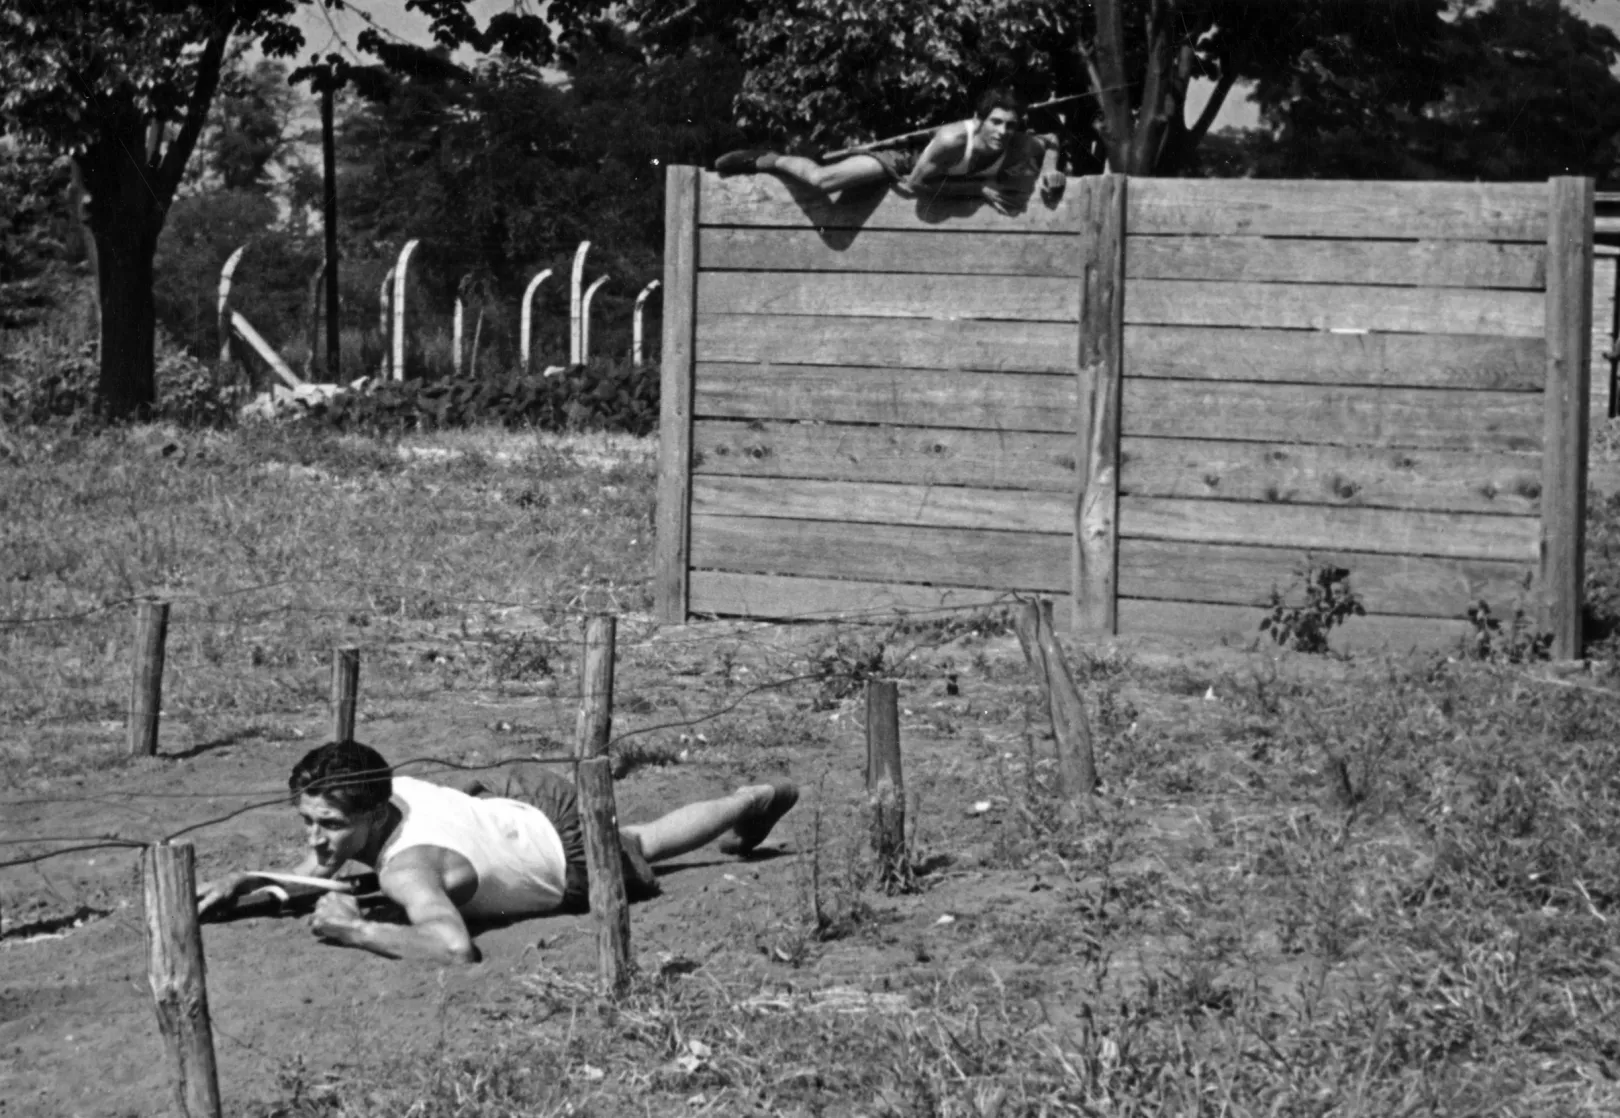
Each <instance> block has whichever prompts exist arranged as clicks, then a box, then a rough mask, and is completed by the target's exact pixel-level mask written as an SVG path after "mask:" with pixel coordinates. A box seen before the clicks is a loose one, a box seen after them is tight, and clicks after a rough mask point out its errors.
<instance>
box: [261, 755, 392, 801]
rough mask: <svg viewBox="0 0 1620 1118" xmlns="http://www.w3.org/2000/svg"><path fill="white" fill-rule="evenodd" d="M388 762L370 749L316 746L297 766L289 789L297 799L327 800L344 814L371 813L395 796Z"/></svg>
mask: <svg viewBox="0 0 1620 1118" xmlns="http://www.w3.org/2000/svg"><path fill="white" fill-rule="evenodd" d="M390 771H391V770H390V769H389V767H388V762H387V761H384V760H383V757H382V754H381V753H378V752H377V751H376V750H375V749H373V748H371V746H369V745H362V744H361V743H359V742H357V741H329V742H327V743H326V744H325V745H319V746H316V747H315V748H314V749H311V750H310V751H309V752H308V753H306V754H304V756H303V759H302V760H301V761H299V762H298V764H296V765H294V766H293V771H292V776H290V777H288V778H287V787H288V788H290V789H291V790H292V794H293V798H294V799H296V798H297V797H299V796H324V797H325V798H326V799H328V800H330V801H332V803H333V804H334V805H336V806H337V807H339V808H341V809H342V810H343V811H344V812H347V813H349V814H353V813H356V812H362V811H370V810H372V809H373V808H378V807H381V806H382V805H383V804H386V803H387V802H388V798H389V797H390V796H392V795H393V794H394V782H393V779H392V778H391V777H390V776H389V773H390Z"/></svg>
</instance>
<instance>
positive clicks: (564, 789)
mask: <svg viewBox="0 0 1620 1118" xmlns="http://www.w3.org/2000/svg"><path fill="white" fill-rule="evenodd" d="M533 768H535V769H536V770H537V771H535V772H534V774H533V775H532V776H530V777H528V778H527V780H525V781H522V782H520V784H519V787H518V788H517V789H515V790H517V791H519V793H520V794H521V796H522V798H521V799H519V798H508V797H492V796H486V795H484V793H485V792H486V791H487V790H486V789H485V788H484V787H483V786H482V785H481V784H478V783H476V782H474V783H473V784H472V785H470V790H469V791H462V790H459V789H456V788H451V787H448V786H445V785H441V784H433V783H429V782H428V781H424V780H417V779H415V778H414V777H408V776H393V775H392V772H391V770H390V768H389V766H388V763H387V762H386V761H385V760H383V758H382V755H381V754H379V753H378V752H377V751H376V750H374V749H372V748H371V747H370V746H367V745H362V744H360V743H359V742H352V741H350V742H328V743H327V744H325V745H322V746H320V747H318V748H316V749H313V750H311V751H310V752H309V753H307V754H305V755H304V757H303V759H302V760H300V761H299V762H298V764H297V765H296V766H294V768H293V771H292V777H291V778H290V779H289V780H288V782H287V784H288V787H289V788H290V789H291V790H292V794H293V798H294V800H295V803H296V806H297V809H298V814H299V817H300V818H302V819H303V821H304V828H305V833H306V839H307V842H308V845H309V853H308V854H307V855H306V856H305V858H304V860H303V862H302V863H301V864H300V865H299V866H298V868H297V870H296V871H294V872H295V873H297V874H298V875H300V876H303V877H307V878H317V879H326V880H334V879H336V878H337V875H338V871H339V870H341V869H342V868H343V866H344V865H345V864H346V863H348V862H350V861H354V862H359V863H361V864H363V865H366V866H370V867H372V868H373V869H375V870H376V871H377V879H378V885H379V886H380V887H381V889H382V892H383V893H384V895H386V896H387V897H388V898H389V899H390V900H392V901H393V902H394V903H396V904H397V905H399V906H400V907H401V908H402V909H404V911H405V915H406V917H407V918H408V920H409V921H410V922H409V924H404V925H402V924H394V923H385V922H382V921H374V920H367V919H365V918H364V917H363V916H362V915H361V912H360V906H359V904H358V902H356V900H355V899H354V897H353V896H351V895H349V894H348V893H346V892H336V891H334V892H328V893H326V894H325V895H324V896H322V897H321V899H320V901H319V902H318V903H317V904H316V906H315V916H314V920H313V922H312V924H311V928H312V929H313V931H314V932H315V934H316V935H317V936H320V937H321V938H322V939H326V940H329V941H332V942H335V943H340V944H345V945H347V946H350V947H361V948H364V949H365V950H367V951H372V952H375V953H376V954H378V955H386V956H389V957H390V958H414V959H427V960H431V961H435V962H444V963H472V962H477V961H478V959H479V954H478V948H477V947H476V946H475V945H474V943H473V941H472V935H471V934H470V933H469V932H468V930H467V923H466V919H467V918H468V917H472V918H474V919H489V918H497V919H511V918H515V917H521V916H536V915H541V914H544V913H549V912H583V911H585V910H586V908H587V906H588V897H589V882H588V881H587V879H586V876H585V838H584V832H583V829H582V827H581V825H580V818H579V811H578V804H577V801H576V799H575V795H574V786H573V784H572V783H570V782H569V781H568V780H566V779H564V778H563V777H561V776H558V775H556V774H554V773H551V772H549V771H546V770H543V769H540V768H539V767H538V766H533ZM508 790H513V789H508ZM798 798H799V793H798V789H797V788H796V787H795V786H794V785H793V784H791V783H789V782H787V781H779V782H775V783H771V784H755V785H748V786H745V787H742V788H738V789H737V790H736V791H734V792H732V793H731V794H730V795H729V796H724V797H721V798H720V799H716V800H704V801H700V802H698V803H694V804H687V805H685V806H684V807H679V808H676V809H675V810H674V811H671V812H669V813H668V814H666V815H663V816H660V817H659V818H657V819H655V820H653V821H652V822H650V823H638V824H633V825H631V826H627V827H625V828H623V829H622V830H621V831H620V845H621V847H622V849H623V854H624V862H625V884H626V891H627V892H628V893H629V895H630V896H631V898H632V899H635V898H636V897H637V896H638V895H647V894H650V893H652V892H656V891H657V885H656V882H655V880H654V878H653V874H652V870H651V868H650V866H649V863H651V862H658V861H662V860H664V859H666V858H673V857H676V856H677V855H680V854H685V853H687V852H689V851H692V850H696V849H697V848H699V847H701V846H705V845H707V844H708V843H710V842H712V841H714V840H715V839H717V838H721V836H726V837H725V838H724V840H723V841H722V842H721V844H720V849H721V851H722V852H723V853H727V854H748V853H750V852H751V851H753V850H754V848H755V847H757V846H759V844H760V843H762V842H764V841H765V838H766V836H768V835H769V834H770V832H771V828H772V827H774V826H775V825H776V823H777V821H778V820H780V819H781V818H782V816H783V815H785V814H787V812H788V810H789V809H790V808H792V807H793V805H794V804H795V803H796V802H797V801H798ZM261 884H263V879H262V878H259V877H257V876H256V875H254V874H250V873H232V874H228V875H226V876H225V877H222V878H219V879H217V880H215V881H211V882H208V883H206V884H204V885H202V886H201V887H199V889H198V905H197V907H198V911H199V913H200V914H202V915H204V916H206V915H208V914H210V913H214V912H217V911H223V910H224V909H226V908H229V907H231V906H233V905H234V904H235V901H236V899H237V898H238V897H239V896H241V895H242V894H244V893H246V892H248V891H250V890H252V889H254V888H255V887H257V886H259V885H261Z"/></svg>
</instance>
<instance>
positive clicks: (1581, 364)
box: [1539, 177, 1593, 659]
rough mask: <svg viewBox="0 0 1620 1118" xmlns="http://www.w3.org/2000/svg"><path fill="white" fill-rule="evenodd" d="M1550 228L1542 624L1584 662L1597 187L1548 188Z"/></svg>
mask: <svg viewBox="0 0 1620 1118" xmlns="http://www.w3.org/2000/svg"><path fill="white" fill-rule="evenodd" d="M1548 185H1549V198H1548V223H1547V392H1546V438H1545V450H1544V452H1543V454H1542V460H1541V461H1542V495H1541V569H1540V579H1539V585H1540V590H1541V605H1542V610H1543V613H1544V624H1545V625H1546V627H1547V628H1548V629H1549V630H1551V632H1552V634H1553V655H1554V656H1555V657H1558V658H1559V659H1574V658H1576V657H1578V656H1580V655H1581V605H1582V601H1581V599H1582V589H1583V583H1584V581H1585V547H1584V543H1585V539H1584V537H1585V530H1586V434H1587V431H1586V428H1587V409H1588V406H1589V401H1588V399H1587V396H1588V391H1589V388H1590V381H1591V375H1592V371H1591V361H1592V213H1593V188H1592V180H1591V179H1585V178H1573V177H1560V178H1555V179H1553V180H1551V182H1550V183H1549V184H1548Z"/></svg>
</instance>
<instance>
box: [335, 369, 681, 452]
mask: <svg viewBox="0 0 1620 1118" xmlns="http://www.w3.org/2000/svg"><path fill="white" fill-rule="evenodd" d="M308 418H309V421H310V422H311V423H317V424H323V425H327V426H331V427H335V428H337V429H339V430H344V431H359V432H366V433H383V432H397V431H410V430H433V429H441V428H446V427H474V426H502V427H539V428H541V429H543V430H548V431H624V432H627V433H629V434H632V435H646V434H650V433H651V432H652V431H653V430H655V429H656V428H657V426H658V371H657V370H656V369H654V368H651V367H648V366H636V365H632V364H630V363H628V362H600V363H594V364H590V365H574V366H572V367H570V368H567V369H564V370H563V371H562V372H560V373H556V374H554V375H552V376H545V375H543V374H541V373H516V372H514V373H508V374H505V375H501V376H485V377H479V378H478V379H476V380H475V379H472V378H468V377H463V378H461V379H454V378H450V379H443V380H402V381H382V382H379V383H377V384H374V385H372V386H371V387H369V388H367V389H365V390H363V391H358V392H346V393H344V394H342V395H341V396H338V397H336V398H334V399H332V400H328V401H322V402H318V403H315V404H313V405H311V407H310V409H309V415H308Z"/></svg>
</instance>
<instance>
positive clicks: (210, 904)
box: [197, 854, 335, 916]
mask: <svg viewBox="0 0 1620 1118" xmlns="http://www.w3.org/2000/svg"><path fill="white" fill-rule="evenodd" d="M287 872H288V873H295V874H298V875H299V876H300V877H327V878H329V877H332V876H333V875H334V873H335V868H330V867H322V866H321V864H320V861H319V860H318V859H317V858H316V857H315V855H314V854H306V855H305V856H304V860H303V861H301V862H299V863H298V865H296V866H295V867H293V868H292V869H291V870H288V871H287ZM263 884H264V883H263V881H262V880H261V879H259V878H255V877H253V876H252V875H251V874H248V873H244V872H241V871H237V872H233V873H228V874H226V875H225V876H224V877H216V878H214V879H213V880H212V881H205V882H203V883H202V884H201V885H199V886H197V915H199V916H207V915H208V914H209V913H212V912H214V911H216V910H223V909H227V908H229V907H230V906H231V905H233V904H235V903H236V899H237V898H238V897H240V896H241V895H242V894H243V893H247V892H250V891H252V890H253V889H257V888H259V887H260V886H261V885H263Z"/></svg>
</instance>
